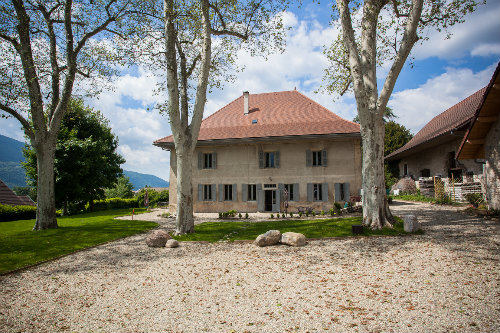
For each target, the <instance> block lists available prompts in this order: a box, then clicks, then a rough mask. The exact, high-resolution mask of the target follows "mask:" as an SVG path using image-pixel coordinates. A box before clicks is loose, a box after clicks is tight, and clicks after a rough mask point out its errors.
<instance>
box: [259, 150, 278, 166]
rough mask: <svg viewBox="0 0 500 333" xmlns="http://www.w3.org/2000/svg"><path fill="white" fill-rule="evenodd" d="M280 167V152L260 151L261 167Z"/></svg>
mask: <svg viewBox="0 0 500 333" xmlns="http://www.w3.org/2000/svg"><path fill="white" fill-rule="evenodd" d="M279 167H280V152H279V151H269V152H262V151H260V152H259V168H261V169H262V168H279Z"/></svg>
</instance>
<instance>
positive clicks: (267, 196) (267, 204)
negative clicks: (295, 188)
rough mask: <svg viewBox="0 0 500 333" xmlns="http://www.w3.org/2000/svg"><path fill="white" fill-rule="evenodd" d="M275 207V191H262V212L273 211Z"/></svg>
mask: <svg viewBox="0 0 500 333" xmlns="http://www.w3.org/2000/svg"><path fill="white" fill-rule="evenodd" d="M275 207H276V190H266V191H264V210H265V211H266V212H273V211H275Z"/></svg>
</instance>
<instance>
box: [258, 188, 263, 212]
mask: <svg viewBox="0 0 500 333" xmlns="http://www.w3.org/2000/svg"><path fill="white" fill-rule="evenodd" d="M257 211H259V212H263V211H264V191H262V184H257Z"/></svg>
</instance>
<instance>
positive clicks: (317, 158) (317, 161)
mask: <svg viewBox="0 0 500 333" xmlns="http://www.w3.org/2000/svg"><path fill="white" fill-rule="evenodd" d="M321 160H322V157H321V150H320V151H313V152H312V165H313V166H320V165H322V163H321Z"/></svg>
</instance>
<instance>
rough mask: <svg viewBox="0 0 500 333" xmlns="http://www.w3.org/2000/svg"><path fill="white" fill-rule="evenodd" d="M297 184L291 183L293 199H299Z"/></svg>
mask: <svg viewBox="0 0 500 333" xmlns="http://www.w3.org/2000/svg"><path fill="white" fill-rule="evenodd" d="M299 198H300V196H299V184H298V183H296V184H293V201H299Z"/></svg>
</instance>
